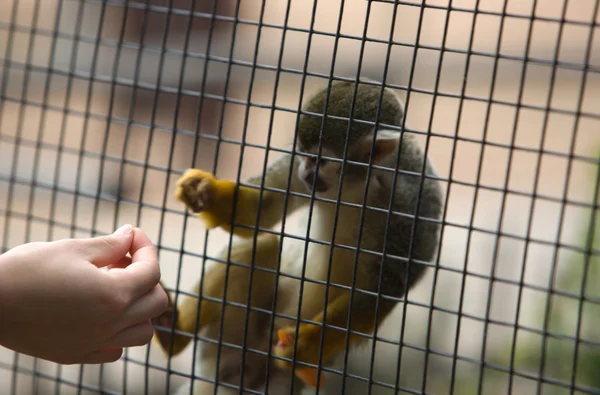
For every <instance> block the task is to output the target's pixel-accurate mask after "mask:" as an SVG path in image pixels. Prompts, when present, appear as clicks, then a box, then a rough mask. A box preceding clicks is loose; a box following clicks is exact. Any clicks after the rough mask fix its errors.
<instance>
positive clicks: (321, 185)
mask: <svg viewBox="0 0 600 395" xmlns="http://www.w3.org/2000/svg"><path fill="white" fill-rule="evenodd" d="M302 181H303V182H304V185H306V188H308V190H312V189H314V190H315V192H326V191H327V190H328V189H329V187H328V186H327V183H326V182H325V181H323V179H322V178H321V177H318V176H317V177H316V180H315V174H314V173H308V174H307V175H306V176H304V177H303V178H302Z"/></svg>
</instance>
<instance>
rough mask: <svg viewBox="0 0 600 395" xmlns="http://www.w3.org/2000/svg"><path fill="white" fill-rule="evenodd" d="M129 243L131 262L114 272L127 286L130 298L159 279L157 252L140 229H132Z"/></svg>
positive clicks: (139, 294) (153, 284) (144, 292)
mask: <svg viewBox="0 0 600 395" xmlns="http://www.w3.org/2000/svg"><path fill="white" fill-rule="evenodd" d="M133 234H134V235H133V242H132V244H131V251H130V254H131V264H130V265H128V266H127V267H126V268H125V270H120V271H118V272H116V273H115V276H118V279H119V281H122V282H123V286H124V287H127V288H128V293H129V296H130V297H131V298H132V300H136V299H138V298H140V297H141V296H142V295H144V294H146V293H147V292H149V291H150V290H152V288H154V287H155V286H156V284H158V282H159V281H160V266H159V265H158V253H157V251H156V248H155V247H154V245H153V244H152V242H151V241H150V240H149V239H148V237H147V236H146V235H145V234H144V232H142V231H141V230H140V229H137V228H136V229H134V231H133Z"/></svg>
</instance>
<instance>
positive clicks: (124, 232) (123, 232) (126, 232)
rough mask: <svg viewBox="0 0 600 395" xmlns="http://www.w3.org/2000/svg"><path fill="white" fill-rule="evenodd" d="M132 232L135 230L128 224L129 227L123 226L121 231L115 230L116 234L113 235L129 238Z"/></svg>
mask: <svg viewBox="0 0 600 395" xmlns="http://www.w3.org/2000/svg"><path fill="white" fill-rule="evenodd" d="M131 232H133V228H132V227H131V225H129V224H127V225H123V226H121V227H120V228H119V229H117V230H115V233H113V234H114V235H123V236H128V235H130V234H131Z"/></svg>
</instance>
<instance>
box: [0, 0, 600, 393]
mask: <svg viewBox="0 0 600 395" xmlns="http://www.w3.org/2000/svg"><path fill="white" fill-rule="evenodd" d="M599 4H600V2H598V1H597V0H595V1H592V0H577V1H575V0H570V1H568V0H545V1H538V0H527V1H509V0H504V1H501V0H455V1H453V0H438V1H417V0H415V1H392V0H381V1H374V0H373V1H364V0H346V1H343V0H327V1H326V0H320V1H317V0H314V1H305V0H287V1H280V0H262V1H261V0H244V1H235V0H218V1H192V0H188V1H184V0H179V1H166V0H147V1H120V0H110V1H108V0H105V1H101V0H8V1H4V2H2V3H0V70H1V71H2V73H1V76H2V77H1V79H0V202H1V204H0V229H1V232H2V234H1V240H2V241H1V243H2V244H1V247H2V251H3V252H4V251H6V250H8V249H10V248H12V247H14V246H17V245H20V244H23V243H26V242H30V241H42V240H56V239H61V238H67V237H88V236H95V235H101V234H108V233H111V232H112V231H113V230H114V229H116V228H117V227H118V226H120V225H121V224H124V223H132V224H134V225H136V226H139V227H141V228H142V229H144V231H146V232H147V233H148V235H149V236H150V238H151V239H152V241H153V242H154V243H155V245H156V246H157V247H158V249H159V258H160V265H161V270H162V276H163V280H162V281H163V283H164V285H165V287H166V288H167V290H168V291H172V292H173V295H172V296H173V297H174V298H175V299H176V300H180V299H181V298H183V297H184V296H191V297H197V295H196V294H195V293H194V292H191V291H190V290H192V289H193V287H194V285H195V284H196V283H197V281H198V280H199V279H202V278H204V276H205V275H206V272H207V270H210V267H212V266H211V265H213V264H214V263H211V262H209V261H211V260H212V261H214V260H215V257H216V256H217V255H218V251H219V250H220V249H221V248H222V247H223V246H224V245H226V244H227V243H229V241H230V236H229V234H228V233H226V232H224V231H222V230H219V229H216V230H211V231H207V230H206V228H205V227H204V225H203V223H202V222H201V221H199V220H198V219H197V218H195V217H193V216H191V215H190V213H189V211H186V210H185V207H184V206H183V205H182V204H181V203H180V202H177V201H176V200H175V198H174V191H175V187H176V182H177V180H178V179H179V178H180V177H181V175H182V174H183V173H184V171H185V170H186V169H188V168H198V169H203V170H206V171H209V172H213V173H214V174H216V175H217V176H218V177H219V178H222V179H231V180H238V179H239V180H245V179H248V177H250V176H254V175H256V174H260V173H262V172H263V171H264V168H265V164H266V163H271V162H272V161H273V160H275V159H276V158H277V157H279V156H281V155H282V153H283V152H285V151H286V150H288V149H289V143H290V142H291V141H292V140H293V138H294V133H295V130H296V125H297V123H296V122H297V117H298V114H299V113H300V112H301V111H300V109H301V106H302V103H303V102H304V101H305V100H306V99H307V98H308V97H310V95H312V94H313V93H314V92H316V91H318V90H320V89H322V88H323V87H326V86H327V85H328V84H329V82H330V81H332V80H345V81H351V82H354V81H357V80H358V79H360V80H361V81H376V82H371V83H373V84H375V85H378V84H379V85H382V86H383V85H385V86H386V87H387V88H389V89H391V90H392V91H394V92H395V93H396V94H397V95H398V96H399V97H400V98H401V100H402V102H403V103H404V106H405V116H404V119H403V122H402V125H401V126H402V131H403V134H406V135H411V136H414V138H415V140H416V141H417V142H418V144H419V145H420V147H421V148H422V149H423V150H424V151H425V152H426V153H427V156H428V157H429V159H430V160H431V162H432V163H433V165H434V167H435V169H436V172H437V176H438V180H439V182H440V184H441V186H442V190H443V196H444V204H443V215H442V230H441V237H440V242H439V245H438V248H437V249H438V254H437V256H436V258H435V259H434V260H433V261H432V262H431V265H430V266H431V267H429V268H428V270H427V273H426V274H425V276H424V277H423V278H422V279H421V280H420V281H419V283H418V284H417V285H416V286H415V287H414V288H413V289H411V291H410V292H409V293H408V295H407V296H406V298H405V300H403V301H402V302H401V303H399V304H398V306H396V308H395V309H394V310H393V311H392V312H391V313H390V315H389V317H387V319H386V320H385V321H383V323H382V324H381V325H380V326H379V327H378V328H377V331H376V335H375V336H376V337H375V338H373V337H372V338H371V340H369V341H368V342H367V343H366V344H364V345H363V346H361V347H353V348H351V349H349V350H348V352H347V355H346V354H345V355H342V356H340V357H339V358H337V359H336V360H335V361H332V362H331V363H330V364H328V365H326V366H327V369H326V371H327V373H326V377H327V382H326V385H325V387H324V388H323V389H321V390H319V392H320V393H334V394H337V393H347V394H366V393H373V394H388V393H389V394H392V393H411V394H504V393H514V394H600V379H599V377H600V373H599V372H600V332H599V331H598V329H597V327H598V324H600V291H599V289H600V288H599V287H598V285H597V284H598V283H599V282H600V268H599V267H598V265H600V260H599V255H600V241H599V240H600V236H598V234H597V232H596V230H597V228H598V226H599V225H598V223H597V216H598V202H599V201H600V199H599V198H598V193H599V191H600V188H599V185H598V184H599V182H600V173H599V172H600V167H599V164H600V157H599V152H600V109H599V108H598V104H597V103H598V97H599V94H600V44H599V43H598V41H599V38H600V37H599V34H600V27H599V23H600V12H599V11H598V8H599ZM305 215H306V214H305ZM299 217H301V216H299V215H296V216H292V217H291V218H290V219H289V221H292V222H293V221H297V220H299V219H301V218H299ZM286 221H287V219H286ZM304 236H306V235H304ZM381 237H384V235H383V234H382V235H381ZM320 303H323V302H322V301H321V302H320ZM246 318H247V317H246ZM0 320H2V321H4V319H3V318H2V317H0ZM244 326H245V323H244V322H239V323H238V325H237V326H236V327H239V330H240V331H241V330H243V328H244ZM40 336H43V328H42V329H41V333H40ZM214 341H217V342H218V341H219V339H216V340H214ZM207 342H208V343H207ZM193 343H194V344H193V345H190V346H188V347H187V348H186V349H185V350H183V352H181V354H179V355H177V356H174V357H172V358H168V357H166V356H165V355H164V354H163V353H162V352H161V351H160V350H159V348H158V347H157V345H156V344H151V345H148V346H146V347H136V348H131V349H129V350H127V351H126V353H125V354H124V356H123V358H122V359H121V360H120V361H118V362H116V363H112V364H106V365H101V366H94V365H86V366H61V365H57V364H54V363H50V362H47V361H43V360H39V359H34V358H31V357H28V356H25V355H19V354H16V353H14V352H12V351H9V350H7V349H3V348H0V392H1V393H3V394H4V393H7V394H28V393H39V394H50V393H55V394H69V393H106V394H117V393H118V394H125V393H130V394H142V393H145V394H165V393H174V392H175V391H176V390H177V389H180V390H181V391H182V393H189V392H190V391H191V390H192V389H193V388H192V386H194V385H192V386H190V385H191V384H190V383H191V382H192V378H194V379H196V380H198V381H199V382H206V381H211V380H214V379H215V377H213V376H211V377H208V376H210V375H206V374H204V373H202V372H199V371H198V369H199V367H198V357H197V356H196V352H198V351H199V350H201V349H202V348H203V347H207V346H206V344H209V343H210V341H207V340H206V338H205V337H203V336H201V334H200V336H196V337H195V339H194V342H193ZM186 385H187V386H190V387H186ZM194 388H196V390H198V388H199V386H198V385H195V387H194ZM220 391H225V389H221V390H220ZM230 391H232V393H237V391H236V390H234V389H230ZM314 391H315V390H314V389H311V388H305V389H304V392H303V393H312V392H314ZM211 393H213V392H212V391H211ZM219 393H225V392H219ZM247 393H260V392H252V391H251V390H250V391H248V392H247Z"/></svg>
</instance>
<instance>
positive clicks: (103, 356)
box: [81, 347, 123, 364]
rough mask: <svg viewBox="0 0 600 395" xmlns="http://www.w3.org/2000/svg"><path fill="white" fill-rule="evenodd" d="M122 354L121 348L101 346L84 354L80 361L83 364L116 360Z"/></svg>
mask: <svg viewBox="0 0 600 395" xmlns="http://www.w3.org/2000/svg"><path fill="white" fill-rule="evenodd" d="M121 355H123V349H122V348H113V347H110V348H103V349H100V350H98V351H94V352H93V353H91V354H88V355H86V356H85V357H84V358H83V361H81V363H84V364H99V363H110V362H115V361H118V360H119V358H121Z"/></svg>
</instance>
